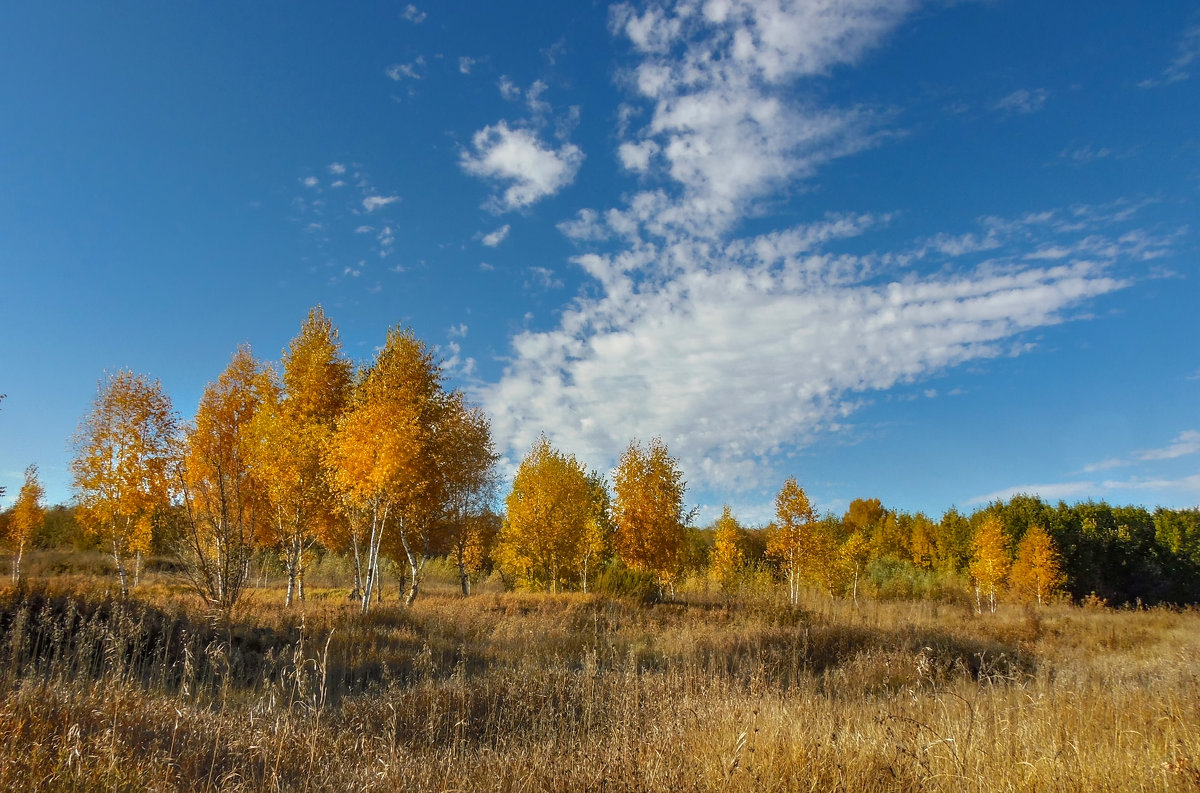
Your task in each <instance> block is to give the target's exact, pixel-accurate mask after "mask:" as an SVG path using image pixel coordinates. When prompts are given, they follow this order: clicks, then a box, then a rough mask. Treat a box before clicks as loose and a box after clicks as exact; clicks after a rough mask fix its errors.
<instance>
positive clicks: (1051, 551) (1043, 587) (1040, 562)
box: [1008, 523, 1067, 604]
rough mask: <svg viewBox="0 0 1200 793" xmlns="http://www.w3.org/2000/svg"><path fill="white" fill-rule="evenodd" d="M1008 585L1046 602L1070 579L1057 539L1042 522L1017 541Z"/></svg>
mask: <svg viewBox="0 0 1200 793" xmlns="http://www.w3.org/2000/svg"><path fill="white" fill-rule="evenodd" d="M1008 578H1009V582H1008V583H1009V586H1010V587H1011V588H1012V590H1013V591H1014V592H1015V593H1016V594H1017V596H1018V597H1020V598H1022V599H1023V600H1037V602H1038V603H1039V604H1042V603H1045V602H1046V601H1048V600H1050V598H1052V597H1053V596H1054V595H1055V594H1057V593H1058V592H1059V591H1060V590H1061V588H1062V585H1063V584H1065V583H1066V582H1067V577H1066V575H1064V574H1063V570H1062V558H1061V556H1060V554H1059V552H1058V548H1057V547H1055V545H1054V540H1053V539H1052V538H1051V537H1050V534H1049V532H1047V531H1046V530H1045V529H1044V528H1042V526H1041V525H1040V524H1037V523H1035V524H1033V525H1032V526H1030V527H1029V528H1028V529H1026V530H1025V536H1024V537H1022V538H1021V542H1020V543H1019V544H1018V545H1017V560H1016V562H1014V563H1013V566H1012V570H1011V571H1010V572H1009V575H1008Z"/></svg>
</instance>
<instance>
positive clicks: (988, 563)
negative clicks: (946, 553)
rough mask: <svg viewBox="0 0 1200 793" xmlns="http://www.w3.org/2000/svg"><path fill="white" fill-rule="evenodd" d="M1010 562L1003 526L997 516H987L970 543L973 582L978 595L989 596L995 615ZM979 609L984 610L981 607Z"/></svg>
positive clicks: (989, 602)
mask: <svg viewBox="0 0 1200 793" xmlns="http://www.w3.org/2000/svg"><path fill="white" fill-rule="evenodd" d="M1010 564H1011V559H1010V557H1009V555H1008V538H1007V537H1006V536H1005V534H1004V524H1003V523H1001V521H1000V518H998V517H996V516H995V515H987V516H985V517H984V519H983V522H982V523H980V524H979V528H978V529H977V530H976V531H975V538H974V540H972V542H971V565H970V571H971V578H972V579H973V580H974V581H975V592H976V597H977V598H978V596H979V593H981V592H987V595H988V604H989V606H990V607H991V610H992V611H993V612H995V611H996V592H997V590H998V589H1000V587H1002V586H1003V585H1004V580H1005V578H1006V577H1007V576H1008V568H1009V566H1010ZM977 605H979V608H980V609H981V610H982V605H980V604H977Z"/></svg>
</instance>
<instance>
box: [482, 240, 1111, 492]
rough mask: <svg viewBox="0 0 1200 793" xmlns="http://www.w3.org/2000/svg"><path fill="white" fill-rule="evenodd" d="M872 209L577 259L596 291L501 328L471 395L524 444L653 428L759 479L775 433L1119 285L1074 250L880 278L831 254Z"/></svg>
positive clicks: (1012, 341)
mask: <svg viewBox="0 0 1200 793" xmlns="http://www.w3.org/2000/svg"><path fill="white" fill-rule="evenodd" d="M877 223H878V221H877V220H876V219H872V218H870V217H868V216H862V217H852V218H841V217H834V218H830V219H827V220H826V221H823V222H821V223H816V224H812V225H810V226H803V227H797V228H793V229H789V230H787V231H785V232H778V233H775V234H770V235H762V236H758V237H751V238H746V239H739V240H733V241H731V242H728V243H724V244H719V245H713V244H711V243H709V242H706V241H703V240H680V241H677V242H674V243H670V244H662V245H659V244H650V243H641V244H637V245H634V246H632V247H630V248H628V249H627V250H624V251H622V252H619V253H615V254H599V253H587V254H583V255H581V256H579V257H577V259H576V263H577V264H578V265H579V266H580V267H582V268H583V269H584V270H585V271H586V272H587V273H588V274H589V275H591V276H592V277H593V278H594V279H595V280H596V281H597V282H598V283H599V284H600V285H601V287H602V289H603V294H602V295H601V296H599V297H595V298H590V299H589V298H583V297H580V298H577V299H576V302H575V303H574V304H573V305H572V307H571V308H569V309H567V310H565V311H564V312H563V315H562V320H561V323H560V325H559V327H558V328H557V329H554V330H551V331H540V332H534V331H529V332H525V333H522V334H520V335H519V336H518V337H517V338H516V339H515V340H514V345H513V360H512V362H511V364H510V365H509V367H508V369H507V370H506V372H505V374H504V377H503V378H502V379H501V381H500V382H499V383H497V384H496V385H495V386H493V387H491V388H490V389H488V391H487V393H486V394H485V395H484V399H485V401H486V403H487V404H488V405H489V406H490V407H491V408H492V409H493V413H494V414H495V415H496V416H497V418H496V421H495V427H496V431H497V435H498V437H500V438H503V439H504V441H505V442H506V443H508V444H509V445H510V446H511V447H512V448H514V449H521V448H524V447H526V446H528V444H529V443H531V442H532V441H533V439H534V438H536V436H537V434H538V433H539V432H542V431H546V432H548V433H550V434H551V435H552V436H553V437H554V438H555V439H556V442H560V443H562V444H563V445H564V446H566V447H568V448H571V449H572V450H574V451H576V452H577V453H579V454H581V455H582V456H583V457H584V458H585V459H589V460H594V461H596V462H597V463H599V462H600V461H612V460H613V459H615V455H616V454H618V453H619V451H620V449H621V448H622V447H623V445H624V444H625V443H626V442H627V441H628V439H629V438H630V437H635V436H636V437H649V436H651V435H662V436H663V437H665V438H667V439H669V442H670V443H671V446H672V450H673V451H676V452H677V453H679V454H680V455H681V456H682V457H683V459H684V460H685V468H686V469H687V470H688V471H689V474H690V475H691V476H692V477H693V478H694V479H695V481H697V482H700V483H704V484H709V485H719V486H723V487H733V488H748V487H754V486H758V485H760V484H761V483H762V482H763V481H764V477H766V479H767V480H769V479H771V478H772V477H773V476H775V473H774V471H773V467H772V464H771V463H770V461H769V458H770V457H771V456H772V455H774V454H775V453H777V452H778V451H779V449H780V448H781V447H782V446H784V445H788V446H795V445H803V444H804V443H806V442H808V441H810V440H811V439H812V438H813V437H815V436H816V435H817V434H819V433H821V432H825V431H829V430H830V429H831V428H834V427H837V426H839V425H840V424H842V423H844V422H845V420H846V419H847V418H848V417H849V416H850V415H852V414H853V413H854V412H855V411H856V410H857V408H858V405H859V404H860V403H861V399H862V397H861V395H862V394H863V393H866V392H871V391H884V390H887V389H890V388H892V387H894V386H896V385H898V384H902V383H912V382H917V381H920V380H921V379H923V378H927V377H930V376H932V375H934V374H937V373H939V372H942V371H945V370H946V369H948V368H950V367H954V366H958V365H961V364H963V363H966V362H968V361H978V360H983V359H988V358H993V357H997V356H1000V355H1007V354H1010V353H1012V352H1013V351H1014V350H1019V349H1022V348H1023V347H1024V343H1023V342H1022V341H1021V336H1022V334H1023V333H1025V332H1026V331H1028V330H1031V329H1034V328H1041V327H1046V326H1048V325H1054V324H1057V323H1060V322H1063V321H1065V320H1067V319H1069V318H1070V316H1071V310H1072V309H1073V308H1074V307H1076V306H1079V305H1080V304H1082V303H1083V302H1084V301H1087V300H1090V299H1092V298H1094V297H1097V296H1099V295H1103V294H1106V293H1109V292H1112V291H1115V290H1119V289H1121V288H1123V287H1124V286H1125V282H1123V281H1121V280H1119V279H1116V278H1113V277H1112V276H1110V275H1108V274H1107V273H1106V267H1105V265H1104V264H1102V263H1098V262H1094V261H1086V260H1082V259H1080V260H1070V261H1065V262H1055V263H1054V264H1052V265H1048V266H1041V267H1022V266H1016V265H1011V266H1007V267H999V268H997V267H996V266H995V265H994V264H993V265H988V266H981V267H979V268H977V269H973V270H967V271H965V272H960V273H955V274H939V275H936V276H931V277H927V278H915V277H913V276H912V275H911V274H910V275H907V276H903V277H900V278H898V279H895V278H888V279H884V280H882V282H881V280H880V276H881V275H882V274H884V273H887V272H889V269H890V268H889V265H887V264H886V262H887V261H888V257H887V256H885V255H874V254H869V255H850V254H845V253H835V252H833V251H831V250H828V248H829V246H831V245H834V244H836V242H837V241H838V240H840V239H845V238H849V237H856V236H860V235H863V234H866V233H867V232H869V231H870V230H871V229H872V228H874V227H875V226H876V225H877Z"/></svg>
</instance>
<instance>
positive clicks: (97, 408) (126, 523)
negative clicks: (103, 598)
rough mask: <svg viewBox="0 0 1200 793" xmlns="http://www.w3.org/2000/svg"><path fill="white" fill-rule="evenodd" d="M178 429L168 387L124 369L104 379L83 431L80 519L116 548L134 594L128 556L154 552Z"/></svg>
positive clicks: (78, 448) (78, 441)
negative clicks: (157, 515) (154, 528)
mask: <svg viewBox="0 0 1200 793" xmlns="http://www.w3.org/2000/svg"><path fill="white" fill-rule="evenodd" d="M176 433H177V422H176V418H175V414H174V411H173V410H172V408H171V400H170V398H169V397H167V395H166V393H165V392H164V391H163V390H162V385H161V384H160V383H159V382H158V381H157V380H155V381H153V382H151V381H150V380H149V379H148V378H147V377H145V376H144V375H140V374H134V373H132V372H128V371H120V372H118V373H117V374H115V375H110V376H109V377H108V378H107V379H105V380H102V381H101V382H100V386H99V391H98V393H97V396H96V400H95V402H94V403H93V404H92V410H91V411H90V412H89V413H88V414H87V416H85V417H84V419H83V423H82V424H80V426H79V429H78V431H77V432H76V434H75V439H74V445H75V458H74V460H73V461H72V462H71V471H72V473H73V475H74V484H75V488H76V490H77V491H78V501H79V512H78V515H79V519H80V522H81V524H82V525H83V527H84V529H85V530H86V531H89V532H91V533H93V534H95V535H98V536H99V537H100V539H101V541H102V542H103V543H104V545H105V546H106V547H107V548H109V549H110V550H111V553H112V555H113V559H114V560H115V561H116V563H117V574H118V576H119V577H120V580H121V591H122V592H123V593H125V592H127V591H128V586H127V584H126V579H125V567H124V563H123V560H124V558H125V557H126V556H128V555H129V554H132V553H138V552H145V551H148V550H149V549H150V539H151V525H152V516H153V513H154V511H155V510H156V509H158V508H159V507H162V506H165V505H166V504H167V501H168V493H169V470H170V466H171V464H172V462H173V460H174V457H175V454H176V449H175V443H176Z"/></svg>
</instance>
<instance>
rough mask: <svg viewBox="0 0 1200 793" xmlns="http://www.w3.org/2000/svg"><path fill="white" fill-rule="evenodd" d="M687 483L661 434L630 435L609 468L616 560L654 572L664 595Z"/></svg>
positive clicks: (674, 563)
mask: <svg viewBox="0 0 1200 793" xmlns="http://www.w3.org/2000/svg"><path fill="white" fill-rule="evenodd" d="M686 490H687V483H686V482H685V481H684V479H683V472H682V471H681V470H680V468H679V463H678V461H677V460H675V458H673V457H671V455H670V453H669V452H668V450H667V445H666V444H665V443H663V441H662V439H661V438H654V439H653V440H651V441H650V442H649V443H648V444H647V445H646V446H645V447H643V446H642V444H641V442H640V441H638V440H636V439H635V440H632V441H630V443H629V447H628V448H627V449H626V450H625V453H624V454H622V455H621V460H620V462H618V463H617V467H616V470H615V471H614V472H613V501H612V517H613V525H614V528H615V536H614V539H615V544H616V550H617V553H618V554H619V555H620V557H621V560H622V561H623V562H624V563H625V564H626V565H628V566H629V567H630V568H631V569H633V570H641V571H643V572H647V573H651V574H653V575H654V576H655V577H656V578H657V580H658V585H659V592H660V594H663V593H665V592H666V590H667V589H669V588H670V587H672V586H673V585H674V582H675V578H676V577H677V576H678V574H679V568H680V561H681V560H680V553H681V551H682V549H683V542H684V529H683V527H684V524H685V523H686V522H687V521H688V520H689V519H690V517H691V516H690V515H685V514H684V511H683V494H684V493H685V492H686Z"/></svg>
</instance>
